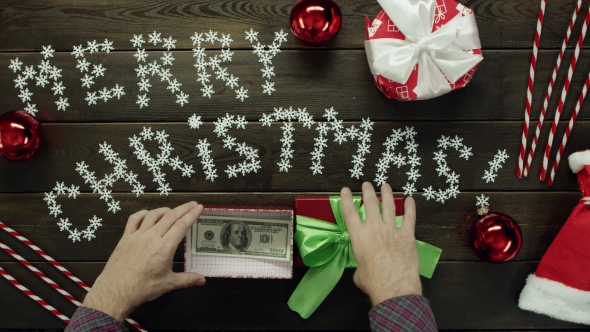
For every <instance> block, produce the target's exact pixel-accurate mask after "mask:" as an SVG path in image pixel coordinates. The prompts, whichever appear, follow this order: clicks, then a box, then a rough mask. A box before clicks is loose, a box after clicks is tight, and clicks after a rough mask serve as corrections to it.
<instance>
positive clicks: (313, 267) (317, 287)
mask: <svg viewBox="0 0 590 332" xmlns="http://www.w3.org/2000/svg"><path fill="white" fill-rule="evenodd" d="M352 200H353V202H354V205H355V206H356V208H357V211H358V213H359V217H360V219H361V221H362V222H365V220H366V213H365V207H364V206H361V201H362V199H361V197H360V196H354V197H353V199H352ZM330 206H331V207H332V212H333V213H334V217H335V219H336V224H333V223H330V222H327V221H323V220H319V219H315V218H309V217H305V216H295V218H296V224H297V231H296V232H295V236H294V239H295V243H296V244H297V247H298V248H299V253H300V254H301V258H302V259H303V262H304V263H305V265H307V266H309V267H310V269H309V270H308V271H307V273H306V274H305V276H304V277H303V279H302V280H301V282H300V283H299V285H298V286H297V288H296V289H295V291H294V292H293V294H292V295H291V298H289V301H288V302H287V304H288V305H289V308H291V310H293V311H296V312H297V313H299V315H301V317H302V318H309V316H311V314H313V312H314V311H315V310H316V309H317V307H319V305H320V304H321V303H322V302H323V301H324V299H325V298H326V297H327V296H328V294H330V292H331V291H332V289H333V288H334V286H336V284H337V283H338V281H339V280H340V277H342V273H343V272H344V269H345V268H349V267H356V260H355V259H354V254H353V252H352V247H351V246H350V238H349V236H348V231H347V229H346V223H345V221H344V215H343V213H342V204H341V202H340V197H339V196H330ZM395 221H396V224H397V227H401V225H402V217H401V216H398V217H396V219H395ZM416 247H417V249H418V257H419V259H420V274H421V275H423V276H424V277H426V278H431V277H432V274H433V273H434V269H435V268H436V264H437V263H438V259H439V257H440V254H441V252H442V250H441V249H440V248H437V247H435V246H432V245H430V244H428V243H425V242H422V241H419V240H416Z"/></svg>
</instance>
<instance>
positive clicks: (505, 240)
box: [470, 212, 522, 263]
mask: <svg viewBox="0 0 590 332" xmlns="http://www.w3.org/2000/svg"><path fill="white" fill-rule="evenodd" d="M470 242H471V248H472V249H473V251H474V252H475V254H476V255H477V257H479V258H480V259H481V260H483V261H485V262H489V263H503V262H506V261H509V260H511V259H512V258H514V256H516V254H518V252H519V251H520V247H521V245H522V232H521V231H520V227H519V226H518V224H517V223H516V221H514V219H512V218H511V217H510V216H508V215H506V214H503V213H498V212H490V213H488V214H485V215H483V216H481V218H479V219H478V220H477V221H476V222H475V223H474V224H473V226H471V234H470Z"/></svg>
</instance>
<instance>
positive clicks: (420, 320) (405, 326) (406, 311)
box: [369, 295, 438, 332]
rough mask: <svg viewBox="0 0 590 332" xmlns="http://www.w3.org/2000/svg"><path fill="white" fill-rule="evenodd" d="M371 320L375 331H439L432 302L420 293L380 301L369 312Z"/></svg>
mask: <svg viewBox="0 0 590 332" xmlns="http://www.w3.org/2000/svg"><path fill="white" fill-rule="evenodd" d="M369 320H370V321H371V330H372V331H374V332H386V331H421V332H422V331H438V327H437V326H436V321H435V320H434V315H433V314H432V310H431V309H430V302H428V299H426V298H425V297H423V296H418V295H406V296H399V297H394V298H391V299H389V300H387V301H383V302H381V303H379V304H378V305H376V306H374V307H373V308H372V309H371V311H370V312H369Z"/></svg>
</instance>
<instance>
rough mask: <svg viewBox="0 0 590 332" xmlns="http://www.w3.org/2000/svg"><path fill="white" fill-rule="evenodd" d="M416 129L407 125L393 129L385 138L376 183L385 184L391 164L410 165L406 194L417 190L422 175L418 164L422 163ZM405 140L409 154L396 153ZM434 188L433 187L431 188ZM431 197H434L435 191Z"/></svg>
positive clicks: (405, 188)
mask: <svg viewBox="0 0 590 332" xmlns="http://www.w3.org/2000/svg"><path fill="white" fill-rule="evenodd" d="M415 136H416V131H415V130H414V127H406V128H405V129H404V130H402V129H401V128H398V129H392V132H391V135H389V137H387V138H386V139H385V142H384V143H383V145H384V146H385V151H384V152H383V154H382V155H381V158H380V159H379V161H378V162H377V164H376V165H375V166H377V175H376V176H375V183H376V184H377V185H378V186H381V185H383V184H384V183H385V182H386V181H387V179H388V177H387V176H386V175H385V174H386V173H387V171H388V170H389V168H390V167H391V166H397V168H401V167H402V166H406V165H410V170H409V171H407V172H406V175H407V176H408V182H407V183H406V185H405V186H404V187H403V189H404V195H408V196H412V195H413V194H414V192H416V182H417V181H418V178H419V177H420V176H421V174H420V169H419V168H418V166H420V165H421V163H420V157H418V155H417V153H418V144H416V140H415ZM404 142H405V147H404V150H406V151H407V154H406V155H404V154H403V153H401V152H400V153H396V151H395V149H396V147H399V146H400V145H401V144H402V143H404ZM430 189H431V190H432V188H430ZM430 197H432V198H434V191H433V190H432V194H431V195H430Z"/></svg>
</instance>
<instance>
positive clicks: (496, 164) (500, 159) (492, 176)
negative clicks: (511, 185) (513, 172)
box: [483, 150, 508, 183]
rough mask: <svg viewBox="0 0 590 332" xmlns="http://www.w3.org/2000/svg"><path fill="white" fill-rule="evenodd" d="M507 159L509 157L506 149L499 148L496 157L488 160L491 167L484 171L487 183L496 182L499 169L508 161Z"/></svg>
mask: <svg viewBox="0 0 590 332" xmlns="http://www.w3.org/2000/svg"><path fill="white" fill-rule="evenodd" d="M506 159H508V154H507V153H506V150H503V151H500V150H498V153H496V155H495V156H494V159H493V160H492V161H489V162H488V164H489V165H490V169H489V170H485V171H484V175H483V179H484V180H486V183H490V182H494V181H495V180H496V176H497V175H498V170H499V169H500V168H502V165H503V164H504V163H505V162H506Z"/></svg>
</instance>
